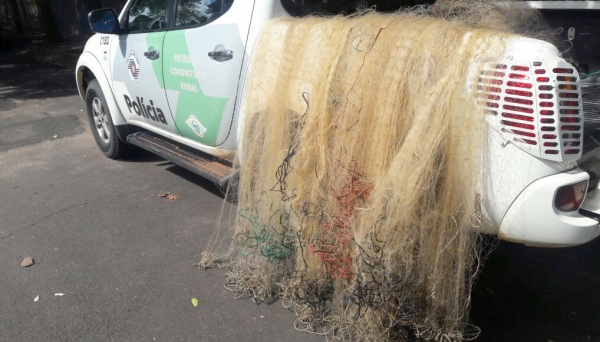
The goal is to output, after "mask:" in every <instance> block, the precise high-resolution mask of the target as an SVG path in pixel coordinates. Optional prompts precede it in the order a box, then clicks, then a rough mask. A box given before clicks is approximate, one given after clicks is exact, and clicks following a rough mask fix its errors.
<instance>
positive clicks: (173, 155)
mask: <svg viewBox="0 0 600 342" xmlns="http://www.w3.org/2000/svg"><path fill="white" fill-rule="evenodd" d="M127 142H128V143H130V144H132V145H136V146H138V147H141V148H143V149H144V150H148V151H150V152H152V153H154V154H156V155H158V156H160V157H162V158H165V159H166V160H168V161H171V162H173V163H174V164H177V165H179V166H181V167H183V168H185V169H187V170H189V171H191V172H193V173H196V174H198V175H200V176H202V177H204V178H206V179H208V180H210V181H213V182H214V183H216V184H217V185H218V186H220V187H224V186H225V185H227V182H228V181H229V178H231V176H232V175H233V168H232V167H231V166H229V165H225V162H220V161H219V160H218V159H216V158H214V157H211V156H208V155H205V154H201V153H198V152H192V151H190V150H186V149H184V148H182V147H180V146H177V145H175V144H173V143H171V142H169V141H166V140H163V139H160V138H157V137H155V136H153V135H150V134H148V133H144V132H137V133H133V134H131V135H128V136H127Z"/></svg>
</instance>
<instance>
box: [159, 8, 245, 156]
mask: <svg viewBox="0 0 600 342" xmlns="http://www.w3.org/2000/svg"><path fill="white" fill-rule="evenodd" d="M253 6H254V0H235V1H234V0H174V9H173V12H174V13H173V16H172V18H173V22H174V25H173V27H172V28H171V30H169V32H167V35H166V36H165V44H164V61H163V63H164V64H163V67H164V69H163V72H164V75H165V87H166V92H167V98H168V100H169V106H170V109H171V114H172V116H173V117H174V119H175V123H176V125H177V128H178V130H179V132H180V133H181V134H182V135H183V136H184V137H186V138H189V139H192V140H194V141H196V142H199V143H201V144H204V145H207V146H218V145H220V144H222V143H223V142H224V141H225V139H226V138H227V135H228V134H229V130H230V128H231V124H232V120H233V111H234V106H235V101H236V95H237V89H238V82H239V78H240V72H241V69H242V62H243V57H244V48H245V45H246V39H247V36H248V30H249V26H250V19H251V17H252V9H253Z"/></svg>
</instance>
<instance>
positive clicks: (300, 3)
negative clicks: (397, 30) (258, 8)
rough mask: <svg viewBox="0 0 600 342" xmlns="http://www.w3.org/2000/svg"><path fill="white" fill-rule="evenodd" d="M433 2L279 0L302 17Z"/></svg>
mask: <svg viewBox="0 0 600 342" xmlns="http://www.w3.org/2000/svg"><path fill="white" fill-rule="evenodd" d="M434 2H435V0H281V5H282V6H283V8H285V10H286V11H287V12H288V13H290V14H291V15H293V16H298V17H302V16H305V15H309V14H313V13H322V14H341V13H346V14H350V13H353V12H356V10H358V9H365V8H372V9H375V10H377V11H378V12H394V11H397V10H399V9H400V8H402V7H409V6H415V5H422V4H432V3H434Z"/></svg>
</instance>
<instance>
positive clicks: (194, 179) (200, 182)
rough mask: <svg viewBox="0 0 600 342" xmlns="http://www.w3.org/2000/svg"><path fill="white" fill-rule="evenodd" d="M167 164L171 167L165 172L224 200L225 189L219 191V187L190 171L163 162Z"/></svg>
mask: <svg viewBox="0 0 600 342" xmlns="http://www.w3.org/2000/svg"><path fill="white" fill-rule="evenodd" d="M165 162H166V163H168V164H171V166H169V167H167V168H166V169H165V170H167V171H169V172H171V173H172V174H174V175H177V176H178V177H181V178H183V179H185V180H186V181H188V182H190V183H192V184H194V185H196V186H198V187H201V188H202V189H204V190H206V191H208V192H210V193H211V194H213V195H215V196H217V197H219V198H221V199H225V194H226V190H227V189H221V188H220V187H219V186H217V185H216V184H215V183H213V182H211V181H209V180H207V179H206V178H203V177H201V176H199V175H197V174H195V173H193V172H191V171H188V170H187V169H184V168H183V167H180V166H178V165H175V164H173V163H171V162H168V161H165ZM227 202H230V203H231V201H230V199H229V198H228V199H227Z"/></svg>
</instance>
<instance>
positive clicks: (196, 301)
mask: <svg viewBox="0 0 600 342" xmlns="http://www.w3.org/2000/svg"><path fill="white" fill-rule="evenodd" d="M192 305H193V306H194V307H197V306H198V299H197V298H192Z"/></svg>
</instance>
